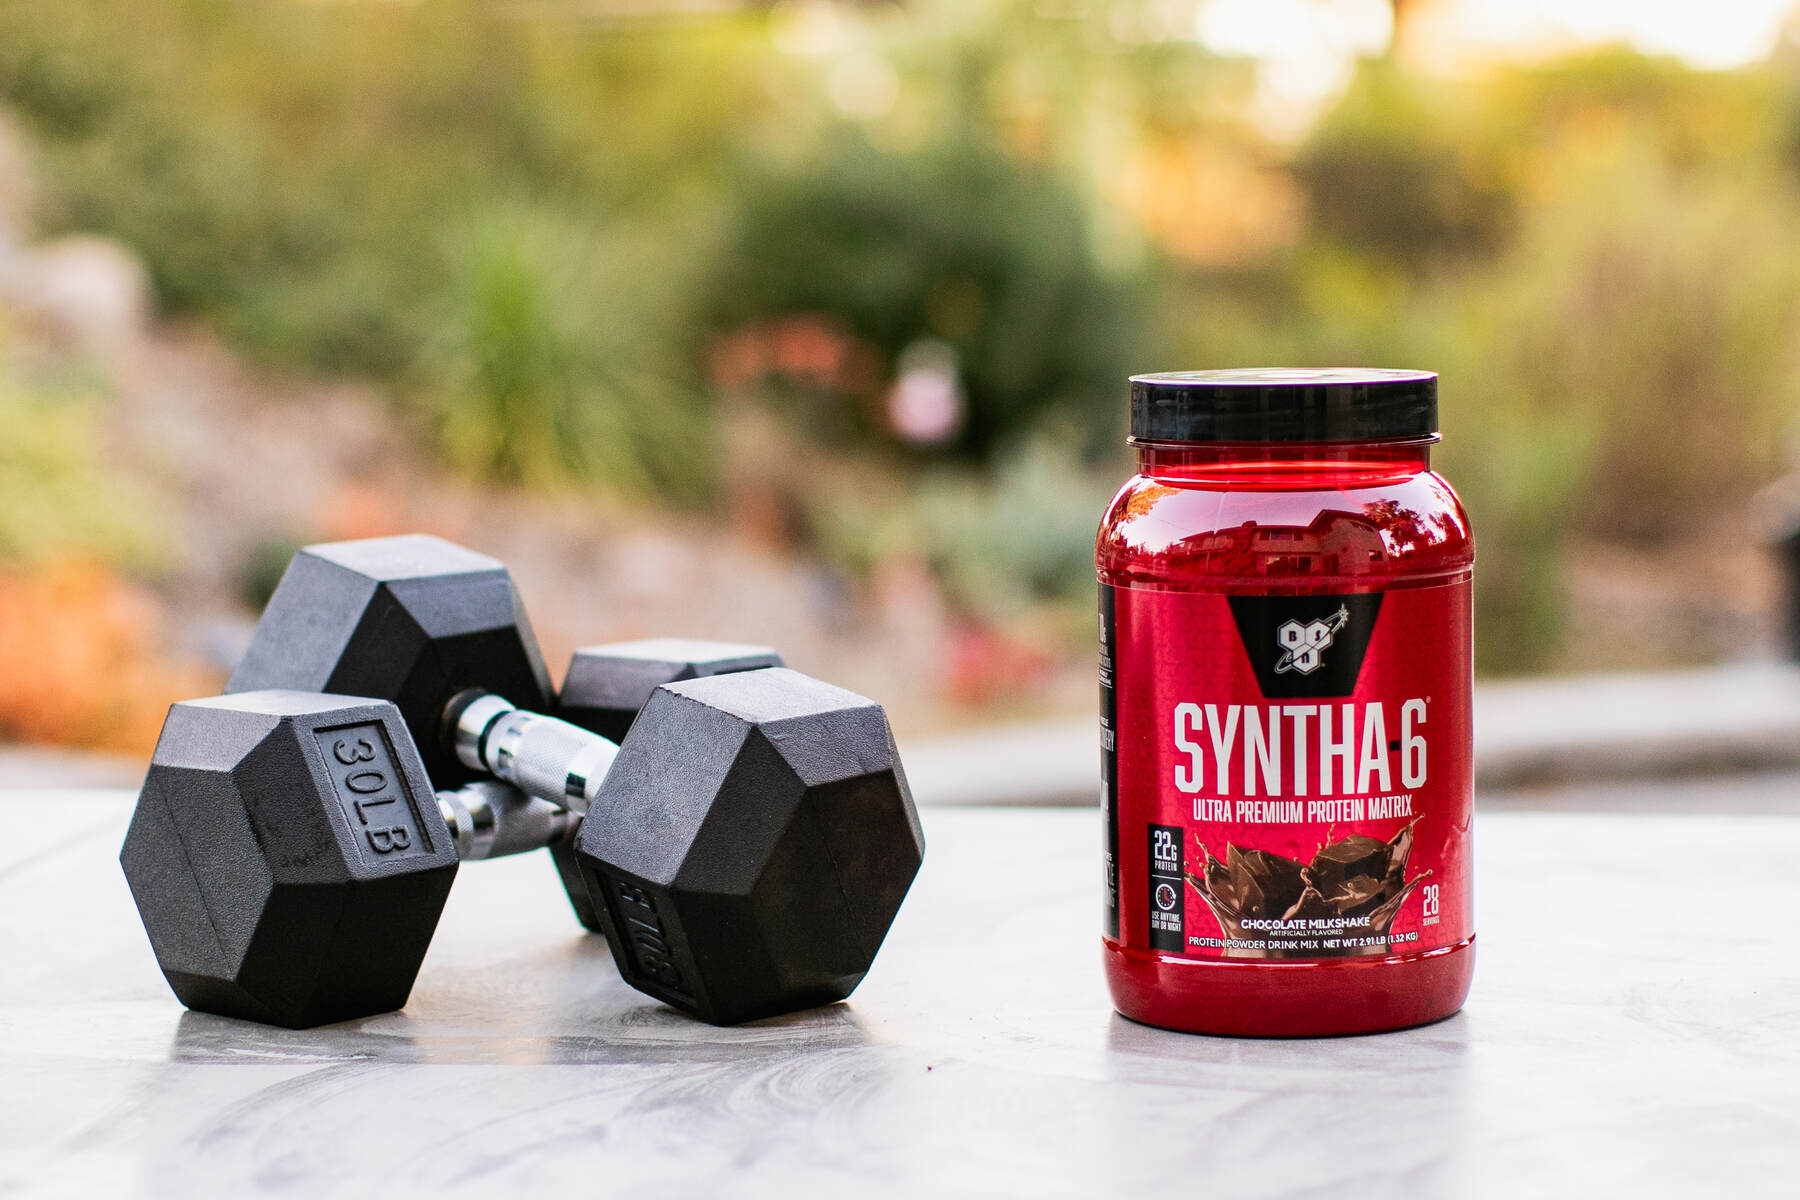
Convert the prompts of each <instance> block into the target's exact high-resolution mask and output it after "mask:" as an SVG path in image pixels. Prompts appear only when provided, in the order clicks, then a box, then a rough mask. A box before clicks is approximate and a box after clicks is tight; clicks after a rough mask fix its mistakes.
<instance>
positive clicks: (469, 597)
mask: <svg viewBox="0 0 1800 1200" xmlns="http://www.w3.org/2000/svg"><path fill="white" fill-rule="evenodd" d="M265 688H293V689H297V690H301V691H311V692H336V693H340V694H344V695H351V696H372V697H375V698H377V699H381V700H391V701H393V702H394V703H395V704H396V705H398V706H399V709H400V713H401V715H402V716H403V717H404V718H405V719H406V723H407V726H408V727H409V728H410V729H411V730H412V732H413V737H414V738H415V739H416V740H417V742H418V746H419V753H420V754H421V755H422V756H423V757H424V760H425V769H426V770H427V771H428V772H430V775H431V779H432V782H433V783H435V784H436V785H437V786H438V787H454V786H456V785H457V784H460V783H465V782H467V781H469V780H471V779H473V778H475V777H476V776H475V773H473V772H471V771H470V770H469V769H468V768H466V767H464V766H463V765H462V764H461V763H460V762H458V761H457V760H456V757H455V755H454V754H453V753H452V752H451V751H450V749H449V747H448V745H447V744H446V742H445V741H444V739H443V738H442V736H441V730H440V723H441V722H442V720H443V715H444V707H445V705H446V704H447V703H448V702H449V701H450V699H451V697H453V696H455V695H456V694H457V693H458V692H460V691H462V690H463V689H465V688H481V689H483V690H485V691H489V692H493V693H494V694H496V695H498V696H503V697H505V698H506V699H507V700H510V701H511V702H512V703H514V704H516V705H518V706H519V707H520V708H527V709H532V710H534V711H537V712H548V711H549V708H548V706H549V704H550V674H549V672H548V671H546V670H545V669H544V660H543V656H542V654H540V653H539V651H538V646H537V639H536V637H534V636H533V634H532V632H531V625H530V622H528V621H527V620H526V619H525V608H524V605H523V604H522V603H521V601H520V599H519V593H518V591H517V589H516V588H514V587H513V582H512V577H511V576H510V575H508V574H507V571H506V568H505V567H504V566H503V565H501V563H500V562H499V560H497V559H493V558H489V557H488V556H487V555H485V554H477V553H476V552H475V551H473V550H467V549H464V548H463V547H461V546H458V545H456V544H455V543H453V542H446V541H444V540H443V539H442V538H436V537H430V536H428V535H425V534H407V535H403V536H400V537H387V538H369V539H366V540H363V541H355V542H331V543H327V544H324V545H318V546H308V547H307V548H306V549H304V550H302V551H300V552H299V553H298V554H296V555H295V556H294V559H293V561H292V562H291V563H289V564H288V569H287V573H286V574H284V575H283V576H282V577H281V583H280V585H279V586H277V587H276V589H275V594H274V595H273V596H272V597H270V599H269V605H268V607H267V608H266V609H264V610H263V615H262V620H261V621H259V622H258V623H257V626H256V633H255V635H254V636H253V637H252V638H251V640H250V646H249V649H247V650H246V651H245V652H244V658H243V661H242V662H240V663H239V664H238V667H237V670H235V671H233V672H232V674H231V679H230V681H229V682H228V683H227V684H226V685H225V690H226V691H227V692H249V691H258V690H261V689H265Z"/></svg>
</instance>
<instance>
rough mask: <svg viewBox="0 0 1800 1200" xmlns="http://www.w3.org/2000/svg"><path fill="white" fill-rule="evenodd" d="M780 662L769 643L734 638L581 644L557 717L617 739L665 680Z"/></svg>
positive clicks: (744, 669) (671, 681)
mask: <svg viewBox="0 0 1800 1200" xmlns="http://www.w3.org/2000/svg"><path fill="white" fill-rule="evenodd" d="M782 665H784V664H783V663H782V661H781V655H779V654H777V653H775V651H773V650H771V649H770V648H769V647H767V646H745V645H740V644H738V643H736V642H705V641H693V640H690V639H687V638H646V639H644V640H643V641H639V642H612V643H610V644H608V645H604V646H583V647H582V648H581V649H579V650H577V651H576V652H575V654H574V656H573V657H572V658H570V659H569V673H568V674H567V675H565V676H564V677H563V685H562V695H561V696H559V697H558V698H557V702H556V715H557V716H559V717H561V718H562V719H563V720H565V721H568V722H569V723H571V724H574V725H579V726H581V727H582V728H583V729H591V730H593V731H594V732H595V733H597V734H599V735H600V736H601V737H603V738H611V739H612V740H613V741H615V742H622V741H624V740H625V735H626V733H628V732H630V730H631V723H632V722H633V721H635V720H636V719H637V715H638V713H639V712H641V711H643V708H644V705H646V704H648V703H650V694H651V693H652V692H654V691H656V689H657V688H659V687H661V686H662V685H663V684H665V683H678V682H680V681H681V680H683V679H704V678H706V677H707V676H709V675H729V674H732V673H733V672H736V671H754V670H758V669H760V668H763V667H779V666H782Z"/></svg>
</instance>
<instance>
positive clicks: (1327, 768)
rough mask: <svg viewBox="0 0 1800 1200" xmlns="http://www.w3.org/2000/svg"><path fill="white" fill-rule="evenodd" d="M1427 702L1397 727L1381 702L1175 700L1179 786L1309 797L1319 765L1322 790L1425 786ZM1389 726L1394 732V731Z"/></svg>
mask: <svg viewBox="0 0 1800 1200" xmlns="http://www.w3.org/2000/svg"><path fill="white" fill-rule="evenodd" d="M1425 710H1426V705H1425V701H1423V700H1407V701H1405V702H1403V703H1402V704H1401V705H1400V712H1399V713H1398V717H1399V722H1398V726H1397V727H1396V726H1395V725H1394V723H1393V722H1391V721H1390V720H1389V714H1388V710H1387V706H1386V705H1385V704H1383V703H1382V702H1381V701H1379V700H1377V701H1373V702H1370V703H1366V704H1358V703H1350V704H1270V705H1266V706H1260V705H1254V704H1188V703H1182V704H1177V705H1176V706H1175V708H1174V727H1175V751H1176V761H1175V786H1176V787H1177V788H1179V789H1180V790H1181V791H1183V792H1186V793H1188V794H1189V795H1193V794H1196V793H1199V792H1203V791H1207V790H1208V789H1211V790H1212V791H1213V792H1215V793H1216V794H1218V795H1221V796H1229V795H1231V794H1232V789H1233V788H1234V787H1237V786H1241V787H1242V788H1243V794H1244V795H1246V796H1255V795H1259V794H1260V795H1265V796H1284V795H1294V796H1305V795H1307V794H1308V791H1307V789H1308V788H1310V787H1311V786H1312V769H1311V764H1312V763H1315V762H1316V763H1317V764H1318V780H1319V794H1320V795H1323V796H1330V795H1334V794H1335V795H1351V794H1354V793H1367V792H1371V791H1375V792H1385V791H1389V790H1391V789H1392V788H1393V786H1394V779H1395V777H1396V776H1398V778H1399V780H1400V785H1401V786H1402V787H1408V788H1416V787H1422V786H1424V783H1425V760H1426V753H1425V752H1426V746H1425V732H1424V730H1425V719H1426V711H1425ZM1390 730H1392V733H1391V734H1390V732H1389V731H1390Z"/></svg>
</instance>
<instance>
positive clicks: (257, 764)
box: [119, 691, 456, 1029]
mask: <svg viewBox="0 0 1800 1200" xmlns="http://www.w3.org/2000/svg"><path fill="white" fill-rule="evenodd" d="M119 861H120V863H121V865H123V866H124V868H125V877H126V880H127V881H128V882H129V884H130V886H131V894H132V898H133V899H134V900H136V901H137V907H138V913H139V914H140V915H141V916H142V917H143V920H144V928H145V930H146V931H147V932H148V933H149V935H150V944H151V946H152V948H153V949H154V950H155V952H156V961H157V962H158V964H160V965H161V967H162V970H163V974H164V976H165V977H167V979H168V981H169V986H171V987H172V988H174V989H175V995H176V996H177V997H178V998H179V999H180V1000H181V1002H182V1003H183V1004H185V1005H187V1006H188V1007H189V1008H194V1009H200V1010H202V1011H205V1012H213V1013H219V1014H222V1015H224V1016H229V1017H243V1018H247V1019H249V1020H253V1021H262V1022H265V1023H268V1024H273V1025H285V1026H288V1027H289V1028H295V1029H301V1028H307V1027H309V1026H313V1025H323V1024H326V1023H329V1022H332V1021H343V1020H348V1019H350V1018H352V1017H360V1016H367V1015H369V1014H372V1013H380V1012H388V1011H391V1010H393V1009H397V1008H400V1007H401V1006H403V1005H404V1004H405V1003H406V998H407V995H408V994H409V993H410V992H411V991H412V985H413V979H414V977H415V976H416V975H417V974H418V971H419V964H420V962H421V961H422V960H423V959H424V957H425V949H426V947H427V946H428V945H429V944H430V942H431V935H432V932H433V931H434V930H435V929H436V928H437V921H438V915H439V913H441V912H442V911H443V907H444V900H445V898H446V897H447V896H448V895H449V893H450V884H451V882H452V881H453V880H454V879H455V877H456V852H455V848H454V846H453V845H452V843H451V838H450V834H449V831H448V829H447V828H446V827H445V825H444V821H443V817H442V816H441V815H440V814H439V812H438V807H437V804H436V802H435V800H434V798H433V795H432V791H431V786H430V784H429V783H428V782H427V780H426V776H425V769H424V766H423V765H422V764H421V763H420V761H419V757H418V754H417V753H416V752H415V751H414V749H413V743H412V737H411V735H410V734H408V732H407V731H406V728H405V726H404V724H403V723H402V722H401V719H400V714H399V712H398V711H397V710H396V709H395V707H394V706H393V705H391V704H385V703H380V702H377V701H369V700H362V699H359V698H356V697H346V696H329V695H316V694H309V693H302V692H282V691H275V692H249V693H244V694H241V695H233V696H220V697H216V698H213V699H208V700H192V701H188V702H186V703H182V704H177V705H175V706H174V707H173V708H172V709H170V711H169V717H168V721H167V722H166V723H165V724H164V726H163V731H162V737H161V739H160V740H159V741H158V742H157V746H156V753H155V755H154V756H153V757H152V758H151V760H150V771H149V774H148V775H147V776H146V777H145V779H144V787H143V790H142V791H141V792H140V793H139V795H138V803H137V809H136V811H135V812H134V813H133V814H132V818H131V828H130V831H129V832H128V833H127V834H126V836H125V846H124V849H123V850H122V851H121V852H120V854H119Z"/></svg>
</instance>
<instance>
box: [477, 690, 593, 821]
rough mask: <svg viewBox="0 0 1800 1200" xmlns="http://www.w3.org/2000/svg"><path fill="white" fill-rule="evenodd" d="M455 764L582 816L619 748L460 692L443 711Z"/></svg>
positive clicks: (482, 695)
mask: <svg viewBox="0 0 1800 1200" xmlns="http://www.w3.org/2000/svg"><path fill="white" fill-rule="evenodd" d="M445 718H446V723H447V725H448V734H449V738H450V743H451V746H452V747H453V748H454V750H455V751H456V757H457V760H458V761H460V762H461V763H462V764H463V765H464V766H466V767H468V768H469V769H470V770H474V771H486V772H487V773H488V774H490V775H493V776H494V777H495V778H498V779H504V780H505V781H506V782H508V783H510V784H513V785H514V786H516V787H518V788H519V789H520V790H521V791H523V792H525V793H526V794H527V795H530V796H535V797H537V798H539V799H540V800H548V801H550V802H551V803H553V804H556V805H559V806H562V807H564V808H569V809H573V810H574V811H575V812H576V813H578V814H579V813H585V812H587V810H588V805H589V804H591V803H592V802H593V799H594V797H595V796H596V795H598V794H599V791H600V784H601V782H602V781H603V780H604V779H605V778H606V772H607V771H608V769H610V768H611V767H612V762H613V759H614V758H616V757H617V756H618V753H619V747H618V746H617V745H615V744H614V743H612V742H610V741H608V740H607V739H605V738H603V737H601V736H600V735H599V734H597V733H590V732H589V731H587V730H585V729H582V728H580V727H579V726H575V725H571V724H569V723H568V722H567V721H560V720H558V719H556V718H555V717H546V716H542V715H540V714H538V713H534V712H527V711H525V710H524V709H521V708H516V707H514V706H513V705H512V704H511V703H509V702H508V701H506V700H503V699H501V698H500V697H499V696H496V695H493V694H492V693H489V692H475V693H469V692H465V693H463V694H462V695H459V696H457V697H456V698H455V699H454V700H452V701H451V702H450V706H449V708H448V709H446V710H445Z"/></svg>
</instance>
